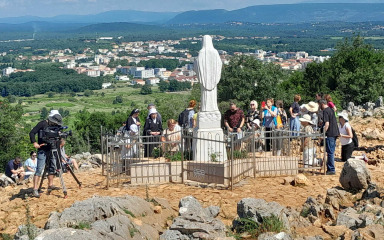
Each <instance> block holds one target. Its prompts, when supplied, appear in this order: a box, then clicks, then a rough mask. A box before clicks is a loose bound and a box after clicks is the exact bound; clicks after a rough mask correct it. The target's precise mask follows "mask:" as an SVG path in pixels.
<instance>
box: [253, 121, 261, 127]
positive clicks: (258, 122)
mask: <svg viewBox="0 0 384 240" xmlns="http://www.w3.org/2000/svg"><path fill="white" fill-rule="evenodd" d="M252 123H254V124H256V125H257V126H258V127H260V120H259V119H255V120H253V121H252Z"/></svg>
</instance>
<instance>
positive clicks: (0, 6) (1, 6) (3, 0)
mask: <svg viewBox="0 0 384 240" xmlns="http://www.w3.org/2000/svg"><path fill="white" fill-rule="evenodd" d="M7 6H8V3H7V1H6V0H2V1H0V8H6V7H7Z"/></svg>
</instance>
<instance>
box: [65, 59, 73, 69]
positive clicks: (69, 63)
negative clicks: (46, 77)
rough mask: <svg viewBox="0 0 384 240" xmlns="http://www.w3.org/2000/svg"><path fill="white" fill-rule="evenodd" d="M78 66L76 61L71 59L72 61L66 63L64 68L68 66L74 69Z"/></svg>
mask: <svg viewBox="0 0 384 240" xmlns="http://www.w3.org/2000/svg"><path fill="white" fill-rule="evenodd" d="M75 67H76V62H75V60H71V61H70V62H68V63H66V64H65V67H64V68H68V69H73V68H75Z"/></svg>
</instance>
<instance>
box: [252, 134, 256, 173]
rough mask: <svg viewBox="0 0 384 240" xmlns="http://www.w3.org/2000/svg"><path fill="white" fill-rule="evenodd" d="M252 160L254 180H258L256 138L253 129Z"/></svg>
mask: <svg viewBox="0 0 384 240" xmlns="http://www.w3.org/2000/svg"><path fill="white" fill-rule="evenodd" d="M251 142H252V158H253V178H256V148H255V144H256V138H255V129H254V128H252V141H251Z"/></svg>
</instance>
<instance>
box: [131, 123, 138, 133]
mask: <svg viewBox="0 0 384 240" xmlns="http://www.w3.org/2000/svg"><path fill="white" fill-rule="evenodd" d="M129 130H131V132H133V133H137V132H139V127H138V126H137V125H136V123H133V124H131V126H130V127H129Z"/></svg>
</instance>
